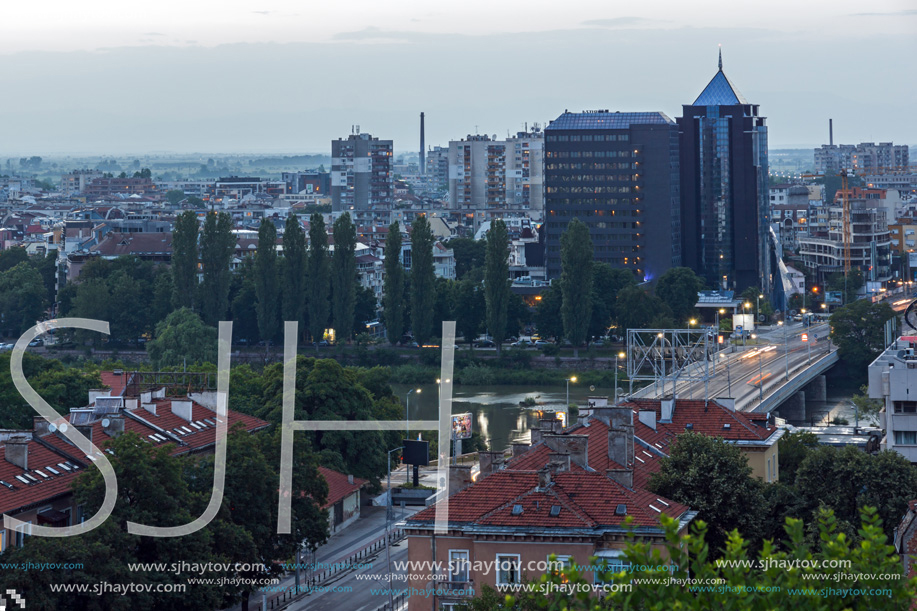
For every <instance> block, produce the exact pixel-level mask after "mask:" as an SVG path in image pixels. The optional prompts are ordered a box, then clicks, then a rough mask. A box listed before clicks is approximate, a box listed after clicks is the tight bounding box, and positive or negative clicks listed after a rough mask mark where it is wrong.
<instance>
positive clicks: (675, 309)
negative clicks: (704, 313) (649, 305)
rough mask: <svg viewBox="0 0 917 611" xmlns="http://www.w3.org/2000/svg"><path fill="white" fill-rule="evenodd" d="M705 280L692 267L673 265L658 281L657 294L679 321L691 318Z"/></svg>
mask: <svg viewBox="0 0 917 611" xmlns="http://www.w3.org/2000/svg"><path fill="white" fill-rule="evenodd" d="M703 288H704V281H703V279H702V278H700V277H699V276H698V275H697V274H695V273H694V270H692V269H691V268H690V267H673V268H671V269H669V270H668V271H666V272H665V273H664V274H662V276H661V277H660V278H659V280H658V281H656V290H655V293H656V296H657V297H659V298H660V299H661V300H662V301H663V302H664V303H665V304H666V305H668V306H669V308H670V309H671V310H672V316H674V317H675V320H677V321H684V320H685V319H687V318H689V316H690V314H691V312H693V311H694V305H695V304H696V303H697V292H698V291H700V290H702V289H703Z"/></svg>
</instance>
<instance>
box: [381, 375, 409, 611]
mask: <svg viewBox="0 0 917 611" xmlns="http://www.w3.org/2000/svg"><path fill="white" fill-rule="evenodd" d="M408 394H411V393H408ZM403 449H404V446H401V447H400V448H395V449H393V450H389V451H388V503H386V504H385V557H386V562H387V563H388V572H389V575H388V585H389V590H388V603H389V606H391V608H392V609H394V608H395V607H394V601H393V596H392V590H391V585H392V552H391V550H390V549H389V547H388V545H389V536H388V523H389V521H390V520H391V518H392V452H397V451H398V450H403Z"/></svg>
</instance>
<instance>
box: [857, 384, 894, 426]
mask: <svg viewBox="0 0 917 611" xmlns="http://www.w3.org/2000/svg"><path fill="white" fill-rule="evenodd" d="M850 402H851V403H853V405H854V407H855V408H856V412H857V414H858V416H859V418H861V419H865V420H868V421H870V422H872V423H873V424H876V425H878V421H879V414H880V413H881V411H882V409H883V408H884V407H885V404H884V403H883V402H882V401H880V400H878V399H870V398H869V386H867V385H866V384H864V385H862V386H860V392H858V393H854V395H853V397H851V398H850Z"/></svg>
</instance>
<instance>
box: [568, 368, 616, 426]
mask: <svg viewBox="0 0 917 611" xmlns="http://www.w3.org/2000/svg"><path fill="white" fill-rule="evenodd" d="M615 358H616V359H617V358H618V357H617V356H615ZM615 375H617V372H615ZM570 382H573V383H574V384H576V376H570V377H569V378H567V403H566V404H565V405H564V413H566V412H567V411H568V410H569V409H570ZM615 383H617V378H615Z"/></svg>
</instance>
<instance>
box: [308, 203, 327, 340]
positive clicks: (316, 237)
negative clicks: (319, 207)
mask: <svg viewBox="0 0 917 611" xmlns="http://www.w3.org/2000/svg"><path fill="white" fill-rule="evenodd" d="M330 276H331V266H330V264H329V262H328V232H327V231H326V230H325V219H324V218H323V217H322V215H321V214H313V215H312V216H311V218H310V219H309V261H308V284H307V289H306V290H307V292H308V293H309V333H310V334H311V335H312V341H313V342H318V341H321V339H322V334H323V333H324V331H325V328H326V325H327V324H328V314H329V307H330V306H329V303H328V298H329V293H330V291H331V277H330Z"/></svg>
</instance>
